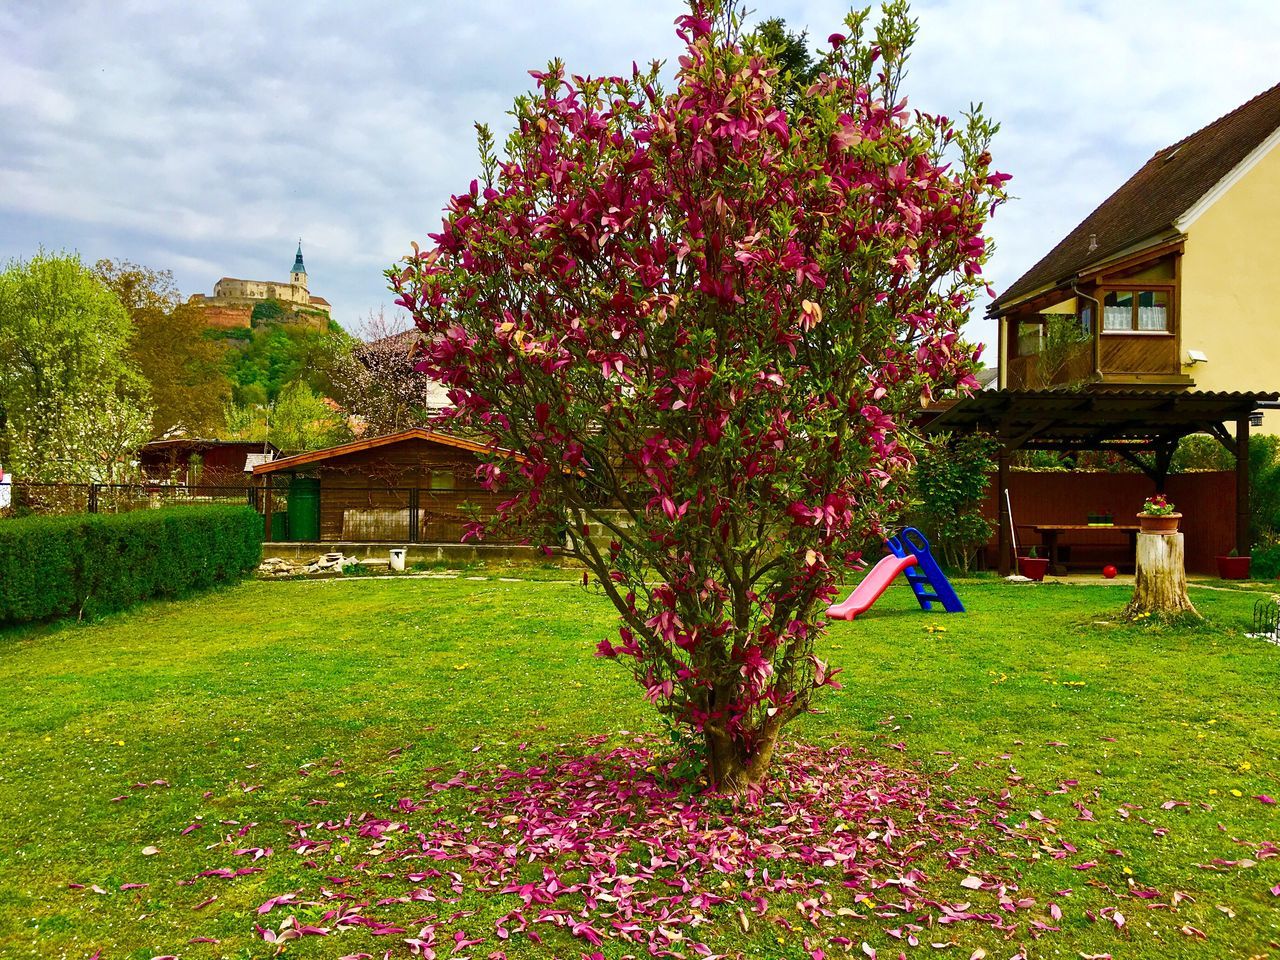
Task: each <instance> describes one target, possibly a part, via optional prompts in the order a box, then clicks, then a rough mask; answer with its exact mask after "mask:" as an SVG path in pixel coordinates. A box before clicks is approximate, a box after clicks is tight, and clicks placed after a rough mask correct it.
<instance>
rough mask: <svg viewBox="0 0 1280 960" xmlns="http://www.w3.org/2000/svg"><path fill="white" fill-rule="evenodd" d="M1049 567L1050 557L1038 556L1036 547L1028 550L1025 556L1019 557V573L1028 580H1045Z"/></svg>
mask: <svg viewBox="0 0 1280 960" xmlns="http://www.w3.org/2000/svg"><path fill="white" fill-rule="evenodd" d="M1048 569H1049V558H1048V557H1043V558H1042V557H1040V556H1038V555H1037V554H1036V548H1035V547H1032V548H1031V549H1030V550H1028V551H1027V555H1026V556H1025V557H1019V558H1018V573H1020V574H1022V576H1024V577H1026V578H1027V579H1028V580H1043V579H1044V575H1045V572H1046V571H1048Z"/></svg>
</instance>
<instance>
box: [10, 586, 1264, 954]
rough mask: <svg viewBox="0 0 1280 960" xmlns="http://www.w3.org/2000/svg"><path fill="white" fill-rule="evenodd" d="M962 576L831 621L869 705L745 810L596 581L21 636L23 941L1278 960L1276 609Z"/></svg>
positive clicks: (377, 597)
mask: <svg viewBox="0 0 1280 960" xmlns="http://www.w3.org/2000/svg"><path fill="white" fill-rule="evenodd" d="M961 592H962V594H963V595H964V598H965V601H966V604H967V605H968V606H969V609H970V613H969V614H967V615H965V616H963V617H934V616H930V615H926V614H921V613H920V612H919V611H918V610H916V609H914V600H913V599H912V598H911V596H910V594H909V592H908V591H907V590H906V589H905V588H901V587H894V588H892V589H891V590H890V591H889V592H888V593H887V594H886V595H885V597H884V598H882V600H881V601H880V603H879V604H877V606H876V607H875V608H874V609H873V610H872V611H871V613H870V614H869V615H868V616H867V617H866V619H860V620H859V621H857V622H855V623H851V624H838V625H835V626H834V627H833V628H832V629H831V631H830V634H829V637H828V642H827V644H826V653H827V654H828V655H829V659H830V661H831V663H832V664H833V666H836V667H841V668H843V669H844V673H843V674H842V675H841V679H842V680H843V681H844V685H845V689H844V690H842V691H836V692H830V693H828V695H827V696H826V697H825V698H824V699H823V700H822V701H821V703H820V706H821V708H822V709H823V711H824V712H823V713H821V714H818V715H814V716H811V717H808V718H806V719H805V720H804V721H803V723H801V724H800V725H799V726H798V727H797V728H796V731H795V734H796V736H795V738H793V741H792V742H791V744H790V746H789V748H788V752H787V753H786V755H785V756H784V757H783V758H782V759H781V760H780V764H781V765H780V768H779V771H778V772H779V776H778V777H777V778H775V780H774V781H773V783H772V784H771V785H770V787H769V789H768V791H767V792H766V793H765V794H763V795H761V796H759V797H756V798H753V799H752V800H751V801H750V804H751V808H750V809H747V807H746V806H744V805H740V804H736V803H734V802H730V801H728V800H724V799H718V798H709V797H706V796H705V795H702V794H700V793H698V792H697V790H696V788H695V786H694V785H690V784H689V783H688V782H687V780H686V779H685V777H686V774H687V771H686V770H685V769H684V768H682V767H679V766H677V763H678V754H677V752H676V751H675V750H674V748H673V746H672V745H671V744H670V743H669V742H668V741H667V740H666V739H665V738H663V737H662V736H661V734H660V731H659V730H657V729H654V728H653V727H652V726H650V725H649V721H648V713H647V711H646V709H645V706H646V705H645V704H644V703H643V701H638V700H637V699H636V698H635V696H634V694H633V693H632V691H631V687H630V684H629V683H628V680H627V678H626V677H624V676H621V675H619V672H618V671H616V670H615V669H613V668H612V667H613V665H612V664H610V663H609V662H607V661H600V660H598V659H596V658H594V657H593V656H592V649H593V647H594V645H595V642H596V641H597V640H598V639H599V638H600V637H601V636H605V635H607V633H608V630H609V627H610V623H611V610H610V608H609V606H608V604H607V603H605V602H604V601H603V600H601V599H599V598H593V597H592V596H591V595H590V594H588V593H586V592H583V591H582V590H581V589H580V588H577V587H575V586H574V585H572V584H569V583H559V582H554V581H547V580H543V581H540V582H534V581H526V582H503V581H502V580H500V579H499V578H498V577H497V576H494V577H491V578H489V579H475V580H467V579H458V580H413V581H361V582H333V583H311V582H299V583H251V584H245V585H242V586H240V587H236V588H233V589H228V590H224V591H221V592H218V593H215V594H212V595H209V596H205V597H200V598H196V599H193V600H190V601H186V602H182V603H156V604H151V605H148V606H145V607H142V608H140V609H139V610H137V611H134V612H131V613H128V614H121V615H117V616H114V617H111V618H108V619H106V620H103V621H101V622H98V623H95V624H89V625H82V626H71V625H69V626H58V627H42V628H36V629H31V628H28V629H23V630H19V631H10V632H8V633H5V634H2V635H0V682H3V683H4V684H5V688H6V690H8V691H9V692H10V696H9V698H7V700H6V704H5V706H4V707H3V708H0V725H2V727H0V809H3V811H4V816H3V817H0V955H4V956H6V957H8V956H13V957H49V956H67V957H90V956H93V955H94V954H95V952H97V951H101V954H100V956H101V958H102V960H108V958H112V957H127V958H143V960H149V958H152V957H157V956H174V955H176V956H181V957H183V958H203V957H209V958H215V957H237V958H238V957H258V956H267V955H270V954H272V953H274V952H276V951H277V950H281V949H283V950H284V951H286V952H287V954H288V955H296V956H301V957H330V958H338V957H346V956H360V955H362V954H364V955H368V956H372V957H382V956H383V955H384V954H385V953H386V951H388V950H389V951H390V952H391V956H415V955H416V956H431V955H433V954H434V955H435V956H437V957H441V958H443V957H458V958H461V957H470V958H487V957H490V956H492V955H495V954H497V955H498V956H502V955H505V956H507V957H510V958H518V957H550V956H559V957H566V958H572V960H578V958H580V957H584V956H585V957H595V956H602V957H622V956H627V955H634V956H638V957H643V956H649V955H651V950H655V949H656V951H657V953H658V954H659V955H673V956H674V955H679V956H685V957H690V958H693V957H699V956H708V955H712V956H714V955H727V956H737V955H742V956H748V957H779V958H781V957H787V958H809V960H812V958H814V957H824V956H825V957H837V956H844V955H846V953H847V954H848V955H852V956H858V957H862V956H872V955H875V956H878V957H881V958H897V957H898V956H899V954H902V953H905V954H906V956H908V957H911V956H933V955H940V956H960V957H966V958H968V957H971V956H986V957H992V958H997V957H998V958H1001V960H1005V958H1008V957H1011V956H1026V957H1058V956H1063V957H1075V956H1077V955H1080V954H1087V955H1091V956H1105V955H1111V956H1112V957H1115V958H1119V957H1126V958H1131V957H1138V958H1148V957H1150V958H1155V957H1162V958H1163V957H1172V958H1190V957H1242V958H1249V957H1258V956H1267V955H1272V956H1274V955H1276V951H1277V948H1276V947H1274V946H1272V944H1273V943H1275V942H1280V927H1278V926H1277V923H1278V921H1277V919H1276V915H1277V913H1280V911H1277V909H1276V907H1277V906H1280V900H1278V899H1277V898H1278V897H1280V892H1273V891H1280V857H1278V856H1277V855H1276V854H1277V849H1278V848H1277V846H1276V843H1277V841H1280V820H1278V819H1277V809H1278V807H1277V805H1276V804H1275V803H1274V799H1273V798H1275V797H1277V796H1280V783H1278V782H1277V781H1278V780H1280V776H1278V771H1280V759H1278V758H1277V754H1278V753H1280V735H1278V734H1277V732H1276V730H1277V704H1276V700H1275V698H1274V696H1273V695H1271V694H1270V693H1269V692H1268V691H1274V690H1275V689H1276V688H1277V680H1280V651H1277V650H1276V648H1275V647H1272V646H1270V645H1268V644H1266V643H1264V642H1262V641H1257V640H1251V639H1248V638H1246V637H1244V636H1243V634H1244V632H1245V631H1246V630H1247V629H1248V620H1249V614H1250V611H1251V609H1252V604H1253V601H1254V599H1256V596H1255V595H1254V594H1252V593H1248V592H1228V591H1208V590H1203V589H1201V590H1197V591H1196V593H1195V599H1196V603H1197V606H1199V607H1200V608H1201V609H1202V610H1203V611H1204V612H1205V613H1206V614H1207V616H1208V617H1209V620H1210V623H1209V625H1207V626H1204V627H1196V628H1192V629H1184V630H1173V629H1169V628H1165V627H1159V626H1142V625H1138V626H1133V625H1124V624H1119V623H1115V622H1113V620H1112V618H1113V617H1114V615H1115V613H1116V611H1117V610H1119V609H1120V608H1121V607H1122V606H1123V603H1124V601H1125V599H1126V598H1127V591H1126V590H1125V589H1124V588H1123V587H1103V586H1099V587H1063V586H1043V587H1020V588H1019V587H1010V586H1008V585H1005V584H1000V583H994V582H982V581H972V582H966V583H963V584H962V585H961ZM742 803H743V804H745V803H747V801H743V802H742ZM535 937H536V938H538V939H535ZM597 940H598V942H596V941H597ZM916 944H918V946H917V945H916ZM935 944H937V945H939V946H937V947H935V946H934V945H935Z"/></svg>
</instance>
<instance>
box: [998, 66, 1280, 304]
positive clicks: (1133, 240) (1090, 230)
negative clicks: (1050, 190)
mask: <svg viewBox="0 0 1280 960" xmlns="http://www.w3.org/2000/svg"><path fill="white" fill-rule="evenodd" d="M1278 130H1280V84H1277V85H1276V86H1274V87H1272V88H1271V89H1270V90H1266V91H1264V92H1262V93H1260V94H1258V95H1257V96H1256V97H1254V98H1253V99H1252V100H1250V101H1249V102H1248V103H1245V104H1242V105H1241V106H1239V107H1237V108H1236V109H1234V110H1232V111H1231V112H1230V113H1228V114H1226V115H1225V116H1223V117H1219V118H1218V119H1217V120H1215V121H1214V122H1213V123H1211V124H1209V125H1208V126H1206V127H1204V128H1202V129H1200V130H1198V131H1196V132H1195V133H1193V134H1191V135H1190V136H1188V137H1185V138H1184V139H1182V140H1179V141H1178V142H1177V143H1174V144H1171V145H1169V146H1167V147H1164V148H1163V149H1161V150H1157V151H1156V152H1155V154H1154V155H1153V156H1152V157H1151V159H1150V160H1148V161H1147V162H1146V164H1145V165H1144V166H1143V167H1142V169H1140V170H1139V171H1138V172H1137V173H1135V174H1134V175H1133V176H1132V177H1130V178H1129V179H1128V180H1127V181H1125V183H1124V184H1123V185H1122V186H1121V187H1120V189H1118V190H1117V191H1116V192H1115V193H1113V194H1112V195H1111V196H1110V197H1108V198H1107V199H1106V200H1104V201H1103V202H1102V203H1101V205H1099V206H1098V208H1097V209H1096V210H1094V211H1093V212H1092V213H1091V214H1089V216H1087V217H1085V218H1084V220H1083V221H1081V222H1080V224H1079V225H1078V226H1076V228H1075V229H1074V230H1072V231H1071V232H1070V233H1068V234H1067V235H1066V236H1065V237H1064V238H1063V239H1062V240H1061V241H1059V243H1058V245H1057V246H1055V247H1054V248H1053V249H1052V250H1050V251H1049V252H1048V253H1047V254H1045V255H1044V256H1043V257H1042V258H1041V259H1040V260H1039V261H1038V262H1037V263H1036V264H1035V265H1034V266H1032V267H1031V269H1030V270H1028V271H1027V272H1026V273H1024V274H1023V275H1022V276H1021V277H1019V278H1018V279H1017V280H1015V281H1014V282H1013V283H1012V284H1011V285H1010V286H1009V288H1008V289H1007V290H1005V291H1004V293H1002V294H1000V296H999V297H997V298H996V299H995V301H994V302H993V303H992V305H991V307H990V308H989V310H988V312H989V313H991V314H999V313H1000V312H1001V311H1003V310H1004V309H1005V308H1006V307H1008V306H1010V305H1011V304H1012V303H1014V302H1017V301H1018V300H1020V299H1022V298H1023V297H1025V296H1026V295H1028V294H1031V293H1035V292H1037V291H1039V290H1042V289H1046V288H1052V287H1054V286H1056V285H1065V284H1066V283H1067V282H1068V281H1069V280H1070V279H1071V278H1072V277H1074V276H1075V275H1077V274H1079V273H1080V272H1081V271H1083V270H1084V269H1086V268H1087V267H1089V266H1091V265H1093V264H1097V263H1100V262H1103V261H1106V260H1109V259H1111V258H1113V257H1115V256H1117V255H1120V254H1122V253H1125V252H1127V251H1131V250H1137V249H1141V248H1142V247H1144V246H1145V245H1146V242H1147V241H1151V242H1153V243H1154V242H1163V241H1164V240H1166V239H1168V238H1169V237H1171V236H1173V235H1176V234H1177V233H1178V232H1179V230H1178V228H1177V223H1178V221H1179V220H1180V219H1181V218H1182V217H1183V216H1184V215H1185V214H1187V213H1188V212H1189V211H1190V210H1191V209H1192V208H1193V207H1195V206H1196V204H1197V202H1198V201H1200V200H1201V199H1202V198H1203V197H1205V196H1206V194H1209V193H1210V192H1211V191H1212V190H1213V189H1214V187H1216V186H1218V185H1219V184H1220V183H1221V182H1222V181H1223V180H1225V179H1227V178H1228V177H1229V176H1230V175H1231V174H1232V173H1233V171H1235V170H1236V169H1237V168H1238V167H1239V166H1240V165H1241V164H1243V163H1244V162H1245V161H1246V160H1247V159H1248V158H1249V157H1250V155H1251V154H1253V153H1254V151H1255V150H1257V149H1258V148H1259V147H1262V146H1263V145H1264V144H1266V143H1268V138H1270V137H1271V136H1272V135H1273V134H1275V133H1276V132H1277V131H1278Z"/></svg>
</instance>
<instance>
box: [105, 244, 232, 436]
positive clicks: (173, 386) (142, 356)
mask: <svg viewBox="0 0 1280 960" xmlns="http://www.w3.org/2000/svg"><path fill="white" fill-rule="evenodd" d="M94 273H95V274H96V275H97V277H98V278H99V279H100V280H102V282H103V283H105V284H106V285H107V287H108V288H110V289H111V291H112V292H113V293H115V295H116V297H118V298H119V300H120V303H121V304H123V306H124V308H125V310H127V311H128V312H129V316H130V318H131V319H132V320H133V328H134V336H133V340H132V342H131V343H130V347H129V356H130V358H131V359H132V361H133V363H134V364H135V366H136V367H137V368H138V370H139V371H140V372H141V374H142V376H143V377H144V378H145V379H146V381H147V384H148V386H149V388H150V394H151V402H152V404H153V405H154V407H155V412H154V413H153V414H152V418H151V433H152V435H153V436H161V435H162V434H164V433H166V432H167V431H169V430H172V429H175V428H180V429H182V430H183V431H185V432H186V433H187V434H188V435H191V436H199V435H211V434H214V433H216V432H217V431H218V430H219V428H220V427H221V426H222V407H223V404H225V403H226V402H227V400H228V399H229V398H230V396H231V382H230V381H229V380H228V379H227V376H226V374H225V373H224V371H223V369H222V355H223V348H222V347H221V345H219V344H218V343H217V342H216V341H214V340H212V339H210V338H209V337H206V336H205V330H206V327H205V322H204V317H203V315H202V314H201V312H200V310H199V308H198V307H193V306H189V305H188V304H185V303H183V302H182V297H181V294H180V293H179V292H178V288H177V287H176V286H175V284H174V282H173V274H172V273H171V272H170V271H168V270H153V269H151V268H149V267H144V266H140V265H139V264H136V263H130V262H129V261H127V260H121V261H111V260H99V261H98V262H97V264H96V265H95V266H94Z"/></svg>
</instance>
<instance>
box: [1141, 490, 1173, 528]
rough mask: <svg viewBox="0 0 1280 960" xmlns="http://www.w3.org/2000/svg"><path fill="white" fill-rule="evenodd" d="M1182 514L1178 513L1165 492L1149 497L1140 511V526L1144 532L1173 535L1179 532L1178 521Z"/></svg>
mask: <svg viewBox="0 0 1280 960" xmlns="http://www.w3.org/2000/svg"><path fill="white" fill-rule="evenodd" d="M1181 519H1182V514H1180V513H1178V511H1177V508H1176V507H1174V505H1173V504H1172V503H1170V502H1169V499H1168V498H1167V497H1166V496H1165V495H1164V494H1163V493H1157V494H1156V495H1155V496H1154V497H1147V499H1146V501H1145V502H1144V503H1143V504H1142V510H1141V511H1140V512H1139V513H1138V527H1139V529H1140V530H1141V531H1142V532H1143V533H1154V534H1159V535H1161V536H1171V535H1172V534H1175V533H1177V532H1178V521H1179V520H1181Z"/></svg>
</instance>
